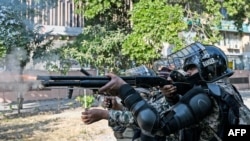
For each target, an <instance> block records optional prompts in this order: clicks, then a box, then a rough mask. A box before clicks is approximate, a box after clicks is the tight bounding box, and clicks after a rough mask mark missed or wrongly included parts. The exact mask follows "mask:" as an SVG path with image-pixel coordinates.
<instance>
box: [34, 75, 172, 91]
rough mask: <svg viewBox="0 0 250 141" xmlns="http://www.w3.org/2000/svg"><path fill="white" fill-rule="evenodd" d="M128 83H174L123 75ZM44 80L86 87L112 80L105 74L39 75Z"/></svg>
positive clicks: (156, 78)
mask: <svg viewBox="0 0 250 141" xmlns="http://www.w3.org/2000/svg"><path fill="white" fill-rule="evenodd" d="M121 78H122V79H123V80H124V81H125V82H126V83H128V84H130V85H132V86H138V87H147V88H148V87H155V86H164V85H169V84H172V83H171V82H170V81H168V80H167V79H165V78H163V77H159V76H123V77H122V76H121ZM37 80H42V85H43V86H45V87H52V86H75V87H85V88H99V87H102V86H104V85H105V84H106V83H108V82H109V81H110V78H109V77H105V76H37Z"/></svg>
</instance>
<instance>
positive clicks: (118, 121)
mask: <svg viewBox="0 0 250 141" xmlns="http://www.w3.org/2000/svg"><path fill="white" fill-rule="evenodd" d="M144 99H146V98H145V97H144ZM146 100H147V101H148V103H149V104H150V105H152V106H153V107H154V108H155V109H156V110H157V112H158V113H159V114H160V115H161V117H162V116H163V115H164V113H165V112H166V111H168V110H169V109H170V108H171V106H172V105H171V104H169V103H168V102H167V101H166V98H165V97H164V96H163V95H162V94H161V93H160V92H159V91H158V90H154V91H152V92H151V95H150V97H148V99H146ZM109 125H110V126H121V127H129V128H132V129H138V126H137V123H136V122H135V120H134V117H133V115H132V113H131V112H130V111H128V109H126V108H124V109H123V110H122V111H117V110H109ZM137 140H139V139H137ZM166 140H167V141H178V140H179V135H178V133H176V134H171V135H169V136H167V139H166Z"/></svg>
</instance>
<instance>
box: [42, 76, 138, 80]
mask: <svg viewBox="0 0 250 141" xmlns="http://www.w3.org/2000/svg"><path fill="white" fill-rule="evenodd" d="M121 78H122V79H123V80H125V81H126V80H135V77H131V76H124V77H121ZM37 80H110V78H109V77H106V76H46V75H44V76H41V75H38V76H37Z"/></svg>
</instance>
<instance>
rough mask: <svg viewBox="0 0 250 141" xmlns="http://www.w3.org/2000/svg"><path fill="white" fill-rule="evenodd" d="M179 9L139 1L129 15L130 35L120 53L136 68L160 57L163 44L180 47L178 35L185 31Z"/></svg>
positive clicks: (163, 4) (148, 1)
mask: <svg viewBox="0 0 250 141" xmlns="http://www.w3.org/2000/svg"><path fill="white" fill-rule="evenodd" d="M183 18H184V17H183V10H182V8H181V7H180V6H178V5H175V6H169V5H166V3H165V2H163V1H161V0H153V1H151V0H140V2H138V3H136V4H135V5H134V8H133V10H132V11H131V22H132V23H133V30H132V33H131V34H129V35H128V37H127V39H126V40H125V43H124V44H123V53H124V54H126V55H130V57H131V59H132V60H136V62H137V63H138V64H147V63H152V61H154V60H156V59H159V58H160V57H161V51H162V48H163V43H169V44H172V45H175V47H177V48H180V47H182V46H183V44H182V39H181V38H180V37H179V36H178V34H179V32H181V31H183V30H185V29H186V27H187V26H186V23H185V22H184V21H183Z"/></svg>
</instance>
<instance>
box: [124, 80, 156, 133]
mask: <svg viewBox="0 0 250 141" xmlns="http://www.w3.org/2000/svg"><path fill="white" fill-rule="evenodd" d="M120 97H121V99H122V100H123V102H124V104H125V106H126V107H127V108H128V109H129V110H130V111H131V112H132V114H133V116H134V118H135V119H136V122H137V124H138V125H139V127H140V129H141V130H142V132H143V134H145V135H151V136H152V134H151V133H152V132H153V129H154V127H155V126H156V125H158V123H159V115H158V114H157V111H156V110H155V109H154V108H153V107H152V106H150V105H149V104H148V103H147V102H146V101H145V100H143V99H142V98H141V96H140V94H139V93H138V92H136V91H135V90H134V89H133V88H132V87H131V86H129V85H127V84H125V85H123V86H122V87H121V88H120Z"/></svg>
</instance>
